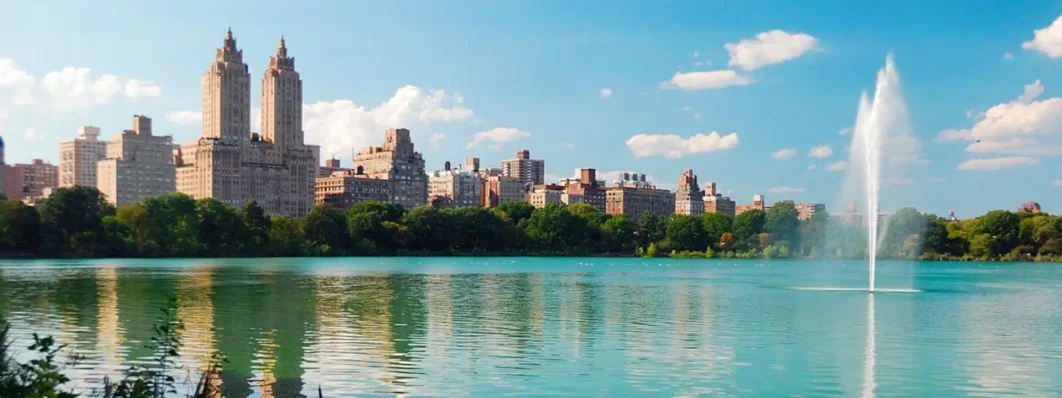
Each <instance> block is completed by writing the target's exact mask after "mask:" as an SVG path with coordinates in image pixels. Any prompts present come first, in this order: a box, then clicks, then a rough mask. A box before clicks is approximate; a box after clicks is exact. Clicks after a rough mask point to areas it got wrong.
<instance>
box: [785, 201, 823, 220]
mask: <svg viewBox="0 0 1062 398" xmlns="http://www.w3.org/2000/svg"><path fill="white" fill-rule="evenodd" d="M793 207H795V208H796V211H797V219H799V220H801V221H803V220H810V219H811V217H813V216H815V214H818V213H821V212H825V211H826V205H825V204H823V203H795V204H793Z"/></svg>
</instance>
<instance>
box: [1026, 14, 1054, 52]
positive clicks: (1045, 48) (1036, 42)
mask: <svg viewBox="0 0 1062 398" xmlns="http://www.w3.org/2000/svg"><path fill="white" fill-rule="evenodd" d="M1021 48H1024V49H1026V50H1032V51H1038V52H1041V53H1044V54H1047V56H1048V57H1051V58H1059V57H1062V16H1059V17H1058V18H1057V19H1055V21H1054V22H1052V23H1051V25H1049V26H1048V27H1046V28H1043V29H1037V30H1034V31H1033V39H1032V40H1029V41H1026V42H1024V43H1022V44H1021Z"/></svg>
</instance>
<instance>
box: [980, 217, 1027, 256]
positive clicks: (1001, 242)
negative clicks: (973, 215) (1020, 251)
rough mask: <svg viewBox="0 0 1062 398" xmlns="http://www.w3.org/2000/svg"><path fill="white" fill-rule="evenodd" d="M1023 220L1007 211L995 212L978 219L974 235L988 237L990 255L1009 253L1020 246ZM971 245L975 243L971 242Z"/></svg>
mask: <svg viewBox="0 0 1062 398" xmlns="http://www.w3.org/2000/svg"><path fill="white" fill-rule="evenodd" d="M1020 223H1021V218H1020V217H1018V215H1017V214H1014V213H1012V212H1009V211H1006V210H993V211H990V212H988V214H985V215H983V216H981V217H977V224H976V226H975V227H974V233H976V234H985V235H988V244H987V245H988V250H989V254H991V255H994V256H1000V255H1003V254H1006V253H1009V252H1010V251H1011V250H1012V249H1014V247H1015V246H1017V244H1018V239H1019V238H1020ZM970 243H971V245H972V244H973V241H971V242H970Z"/></svg>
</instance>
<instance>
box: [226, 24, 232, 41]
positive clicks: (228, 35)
mask: <svg viewBox="0 0 1062 398" xmlns="http://www.w3.org/2000/svg"><path fill="white" fill-rule="evenodd" d="M225 40H232V25H229V29H228V30H227V31H226V32H225Z"/></svg>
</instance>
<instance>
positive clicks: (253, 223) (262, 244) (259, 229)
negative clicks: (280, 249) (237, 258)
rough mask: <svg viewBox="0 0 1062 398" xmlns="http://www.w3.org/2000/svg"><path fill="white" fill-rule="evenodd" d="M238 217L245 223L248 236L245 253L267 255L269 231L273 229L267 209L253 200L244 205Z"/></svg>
mask: <svg viewBox="0 0 1062 398" xmlns="http://www.w3.org/2000/svg"><path fill="white" fill-rule="evenodd" d="M238 215H239V217H240V219H241V220H242V221H243V226H244V229H245V230H246V236H247V242H246V244H245V245H244V252H245V253H250V254H252V255H256V256H261V255H263V254H265V253H266V251H267V250H268V249H269V246H270V242H269V230H270V227H271V226H270V220H269V216H267V215H266V214H265V209H262V206H259V205H258V202H256V201H253V200H252V201H250V202H247V203H246V204H244V205H243V208H241V209H240V211H239V213H238Z"/></svg>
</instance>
